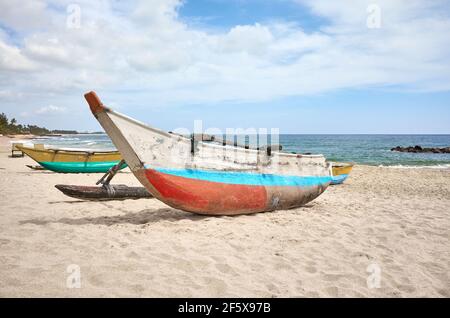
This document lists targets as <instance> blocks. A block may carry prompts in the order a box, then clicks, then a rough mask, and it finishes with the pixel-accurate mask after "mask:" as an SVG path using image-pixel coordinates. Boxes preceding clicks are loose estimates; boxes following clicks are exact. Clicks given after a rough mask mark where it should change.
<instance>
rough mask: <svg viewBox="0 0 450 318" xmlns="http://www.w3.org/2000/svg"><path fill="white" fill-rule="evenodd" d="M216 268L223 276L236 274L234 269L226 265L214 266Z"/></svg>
mask: <svg viewBox="0 0 450 318" xmlns="http://www.w3.org/2000/svg"><path fill="white" fill-rule="evenodd" d="M215 266H216V268H217V269H218V270H219V271H220V272H222V273H224V274H233V275H234V274H236V272H235V271H234V269H233V268H232V267H231V266H230V265H228V264H216V265H215Z"/></svg>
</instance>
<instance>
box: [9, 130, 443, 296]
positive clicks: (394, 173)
mask: <svg viewBox="0 0 450 318" xmlns="http://www.w3.org/2000/svg"><path fill="white" fill-rule="evenodd" d="M1 138H2V139H3V140H2V142H1V143H2V145H3V146H4V147H2V149H3V151H8V150H9V149H10V148H8V147H7V146H8V143H7V142H5V137H1ZM25 164H34V162H33V161H32V160H31V159H30V158H27V157H25V158H14V159H13V158H8V153H7V152H3V153H0V296H1V297H20V296H31V297H35V296H51V297H53V296H63V297H78V296H83V297H84V296H99V297H107V296H108V297H109V296H113V297H118V296H124V297H128V296H149V297H170V296H172V297H185V296H186V297H216V296H217V297H233V296H244V297H303V296H306V297H315V296H320V297H329V296H338V297H354V296H363V297H381V296H386V297H404V296H412V297H422V296H426V297H433V296H437V297H450V278H449V271H450V249H449V246H450V230H449V229H450V170H443V169H441V170H439V169H391V168H381V167H368V166H356V167H355V168H354V171H353V173H352V174H351V176H350V178H349V179H348V180H347V182H346V183H345V184H343V185H340V186H334V187H330V188H329V189H328V190H327V191H326V192H325V193H324V194H323V195H322V196H321V197H319V198H318V199H316V200H315V201H313V202H311V203H310V204H308V205H307V206H305V207H302V208H298V209H293V210H288V211H278V212H272V213H261V214H256V215H247V216H238V217H204V216H198V215H194V214H190V213H186V212H183V211H178V210H175V209H172V208H170V207H168V206H166V205H165V204H163V203H161V202H159V201H158V200H156V199H146V200H137V201H134V200H126V201H117V202H83V201H79V200H76V199H72V198H69V197H66V196H64V195H63V194H62V193H60V192H59V191H58V190H56V189H55V188H54V185H55V184H57V183H72V184H80V185H93V184H94V183H95V181H96V180H97V179H98V178H99V177H100V176H101V174H87V175H86V174H85V175H73V174H70V175H69V174H66V175H65V174H56V173H52V172H48V171H33V170H30V169H29V168H27V167H25ZM115 182H116V183H118V182H120V183H126V184H128V185H139V184H138V182H137V180H136V179H135V178H134V177H133V175H132V174H131V173H130V172H127V171H125V172H121V173H119V175H118V176H117V177H116V178H115ZM78 273H79V275H78ZM78 278H79V279H78ZM77 287H79V288H77Z"/></svg>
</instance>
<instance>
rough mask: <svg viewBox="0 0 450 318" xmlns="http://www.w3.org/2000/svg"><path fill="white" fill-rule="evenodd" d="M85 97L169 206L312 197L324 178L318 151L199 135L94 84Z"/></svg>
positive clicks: (327, 178)
mask: <svg viewBox="0 0 450 318" xmlns="http://www.w3.org/2000/svg"><path fill="white" fill-rule="evenodd" d="M85 98H86V100H87V102H88V104H89V106H90V109H91V111H92V113H93V115H94V116H95V118H96V119H97V120H98V121H99V123H100V124H101V125H102V127H103V128H104V129H105V131H106V133H107V134H108V135H109V137H110V138H111V140H112V142H113V143H114V145H115V146H116V148H117V149H118V150H119V151H120V153H121V155H122V156H123V158H124V159H125V161H126V162H127V164H128V166H129V168H130V169H131V171H132V172H133V174H134V175H135V176H136V178H137V179H138V180H139V181H140V182H141V183H142V185H143V186H144V187H145V188H146V189H147V190H148V191H149V192H150V193H151V194H152V195H153V196H154V197H155V198H157V199H159V200H161V201H162V202H164V203H166V204H167V205H169V206H171V207H174V208H176V209H181V210H184V211H188V212H193V213H198V214H204V215H237V214H249V213H257V212H265V211H273V210H281V209H290V208H295V207H299V206H302V205H304V204H306V203H308V202H310V201H311V200H313V199H315V198H316V197H318V196H319V195H320V194H322V193H323V192H324V191H325V189H326V188H327V187H328V185H329V184H330V182H331V174H330V171H331V169H330V166H329V164H328V163H327V162H326V160H325V158H324V156H322V155H300V154H289V153H282V152H277V151H272V149H271V147H266V148H263V149H246V148H245V147H235V146H231V145H217V144H213V143H206V142H203V141H202V140H198V139H196V138H195V137H192V138H186V137H183V136H180V135H177V134H170V133H167V132H164V131H161V130H159V129H156V128H153V127H149V126H147V125H145V124H143V123H141V122H139V121H136V120H134V119H131V118H129V117H127V116H125V115H122V114H120V113H118V112H115V111H113V110H111V109H109V108H107V107H105V106H104V105H103V104H102V102H101V101H100V99H99V98H98V96H97V95H96V94H95V93H94V92H89V93H87V94H85ZM193 136H195V135H193Z"/></svg>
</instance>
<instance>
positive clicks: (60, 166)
mask: <svg viewBox="0 0 450 318" xmlns="http://www.w3.org/2000/svg"><path fill="white" fill-rule="evenodd" d="M16 147H17V148H18V149H20V150H21V151H22V152H23V153H25V154H27V155H28V156H29V157H31V158H32V159H33V160H34V161H36V162H37V163H38V164H40V165H41V166H42V167H44V168H45V169H48V170H51V171H54V172H61V173H94V172H107V171H108V170H109V169H110V168H112V167H113V166H114V165H116V164H117V163H119V161H120V160H121V159H122V157H121V155H120V153H119V152H118V151H95V150H73V149H46V148H44V145H42V144H35V145H34V148H30V147H25V146H23V145H21V146H19V145H17V146H16ZM125 167H126V165H123V166H122V167H121V169H123V168H125Z"/></svg>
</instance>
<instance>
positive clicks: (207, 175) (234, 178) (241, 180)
mask: <svg viewBox="0 0 450 318" xmlns="http://www.w3.org/2000/svg"><path fill="white" fill-rule="evenodd" d="M145 168H147V169H154V170H156V171H158V172H160V173H165V174H169V175H173V176H178V177H183V178H189V179H196V180H203V181H210V182H219V183H225V184H239V185H255V186H294V187H310V186H317V185H324V184H327V183H329V182H331V177H328V176H324V177H317V176H285V175H275V174H258V173H247V172H230V171H209V170H197V169H168V168H152V167H150V166H146V167H145Z"/></svg>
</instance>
